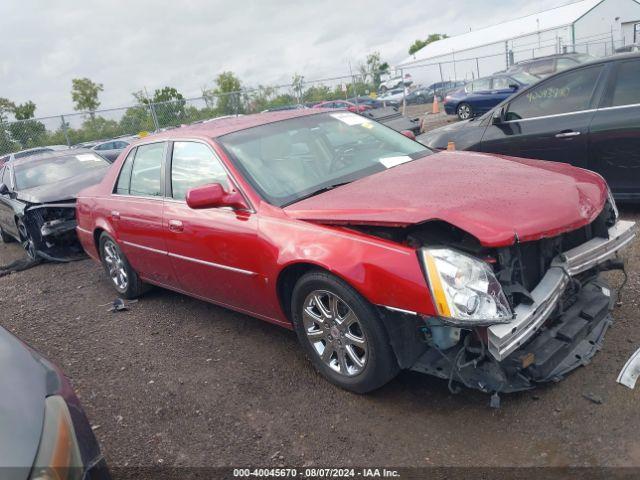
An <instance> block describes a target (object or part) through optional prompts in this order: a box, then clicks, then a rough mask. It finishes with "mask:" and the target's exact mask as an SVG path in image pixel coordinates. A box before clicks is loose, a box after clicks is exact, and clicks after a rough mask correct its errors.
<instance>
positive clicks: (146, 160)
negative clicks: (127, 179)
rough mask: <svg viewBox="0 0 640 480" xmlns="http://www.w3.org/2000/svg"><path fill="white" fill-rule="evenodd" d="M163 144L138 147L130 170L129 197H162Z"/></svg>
mask: <svg viewBox="0 0 640 480" xmlns="http://www.w3.org/2000/svg"><path fill="white" fill-rule="evenodd" d="M165 145H166V144H165V143H164V142H161V143H150V144H148V145H140V146H139V147H138V150H137V151H136V156H135V158H134V160H133V168H132V169H131V187H130V190H129V191H130V193H131V195H140V196H148V197H159V196H161V195H162V183H161V171H162V162H163V161H164V156H165Z"/></svg>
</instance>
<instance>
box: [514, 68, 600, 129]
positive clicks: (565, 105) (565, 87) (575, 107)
mask: <svg viewBox="0 0 640 480" xmlns="http://www.w3.org/2000/svg"><path fill="white" fill-rule="evenodd" d="M601 70H602V66H596V67H590V68H580V69H578V70H574V71H572V72H568V73H565V74H564V75H560V76H558V77H553V78H551V79H549V80H548V81H543V82H542V83H540V84H537V86H535V87H533V88H531V89H529V90H527V92H525V93H524V94H522V95H520V96H518V97H517V98H516V99H515V100H513V102H511V103H510V104H509V109H508V111H507V120H520V119H523V118H535V117H544V116H547V115H558V114H562V113H570V112H579V111H580V110H587V109H588V108H589V106H590V103H591V96H592V95H593V90H594V89H595V86H596V82H597V80H598V75H600V71H601Z"/></svg>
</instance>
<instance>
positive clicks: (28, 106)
mask: <svg viewBox="0 0 640 480" xmlns="http://www.w3.org/2000/svg"><path fill="white" fill-rule="evenodd" d="M35 113H36V104H35V103H33V102H32V101H28V102H25V103H22V104H19V105H15V106H14V107H13V116H14V117H15V118H16V121H15V122H12V123H10V124H9V127H8V129H9V132H10V134H11V138H13V139H14V140H15V141H17V142H19V143H20V146H21V148H31V147H38V146H41V145H45V144H46V133H47V130H46V128H45V126H44V124H43V123H41V122H38V121H37V120H33V117H35Z"/></svg>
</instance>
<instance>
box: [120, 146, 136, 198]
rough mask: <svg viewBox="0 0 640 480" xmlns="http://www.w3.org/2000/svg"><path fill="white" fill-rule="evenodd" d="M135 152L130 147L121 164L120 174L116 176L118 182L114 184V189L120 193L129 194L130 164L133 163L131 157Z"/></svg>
mask: <svg viewBox="0 0 640 480" xmlns="http://www.w3.org/2000/svg"><path fill="white" fill-rule="evenodd" d="M135 154H136V149H135V148H134V149H132V150H131V151H130V152H129V155H127V159H126V160H125V161H124V163H123V164H122V169H121V170H120V175H119V176H118V183H117V184H116V191H115V193H118V194H120V195H129V184H130V183H131V166H132V165H133V157H134V156H135Z"/></svg>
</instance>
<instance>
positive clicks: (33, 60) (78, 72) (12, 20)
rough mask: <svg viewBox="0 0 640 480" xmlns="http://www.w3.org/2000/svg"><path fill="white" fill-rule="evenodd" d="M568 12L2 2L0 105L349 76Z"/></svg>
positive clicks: (45, 107) (365, 1) (209, 2)
mask: <svg viewBox="0 0 640 480" xmlns="http://www.w3.org/2000/svg"><path fill="white" fill-rule="evenodd" d="M559 3H567V2H566V1H562V0H543V1H540V2H535V3H533V2H527V1H526V0H514V1H512V2H510V3H508V4H505V3H504V2H500V1H498V0H485V1H483V2H477V1H474V0H458V1H457V2H450V3H442V2H437V1H434V0H428V1H424V0H405V1H404V2H402V3H397V4H394V3H390V2H388V1H383V0H349V1H344V0H325V1H322V2H300V1H297V2H296V1H284V0H263V1H259V0H254V1H251V0H235V1H231V0H229V1H222V0H182V1H179V2H177V1H161V0H160V1H159V0H136V1H131V0H128V1H125V0H109V1H103V0H85V1H83V2H77V1H73V0H57V1H55V2H44V1H37V0H3V1H2V2H0V32H2V38H3V41H2V42H0V59H1V60H0V97H7V98H10V99H11V100H13V101H15V102H24V101H26V100H32V101H34V102H35V103H36V105H37V106H38V109H37V111H36V114H37V115H38V116H46V115H56V114H60V113H69V112H71V111H72V110H73V105H72V102H71V94H70V90H71V79H72V78H76V77H89V78H91V79H92V80H94V81H96V82H99V83H102V84H103V85H104V92H103V93H102V94H101V97H100V100H101V102H102V105H101V106H102V107H103V108H110V107H119V106H125V105H129V104H131V103H132V101H133V97H132V96H131V93H132V92H134V91H137V90H140V89H141V88H143V87H147V89H149V90H150V91H151V90H153V89H155V88H162V87H163V86H166V85H170V86H174V87H176V88H177V89H178V90H179V91H181V92H182V93H183V94H184V95H185V96H187V97H195V96H199V95H200V92H201V88H202V87H204V86H208V87H211V86H212V85H213V80H214V78H215V76H216V75H217V74H218V73H220V72H222V71H224V70H232V71H234V72H235V73H236V74H237V75H239V76H240V78H241V79H242V81H243V83H244V84H246V85H249V86H256V85H258V84H262V85H268V84H282V83H288V82H289V81H290V79H291V77H292V75H293V74H294V73H299V74H303V75H304V76H305V79H319V78H323V77H334V76H338V75H347V74H348V73H349V63H351V66H352V68H353V69H354V70H355V69H357V65H358V64H359V63H360V62H362V61H363V60H364V58H365V57H366V55H367V54H368V53H371V52H372V51H376V50H377V51H380V52H381V54H382V57H383V58H384V59H386V60H387V61H389V62H390V63H392V64H393V63H394V62H399V61H400V60H402V59H403V58H404V57H406V52H407V49H408V47H409V45H410V44H411V43H413V41H414V40H415V39H416V38H425V37H426V36H427V35H428V34H429V33H434V32H438V33H447V34H449V35H455V34H458V33H462V32H464V31H467V30H468V29H469V28H474V29H475V28H480V27H482V26H484V25H487V24H493V23H496V22H499V21H501V20H505V19H508V18H512V17H516V16H521V15H525V14H528V13H531V12H533V11H537V10H541V9H543V8H548V7H550V6H555V5H558V4H559Z"/></svg>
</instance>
